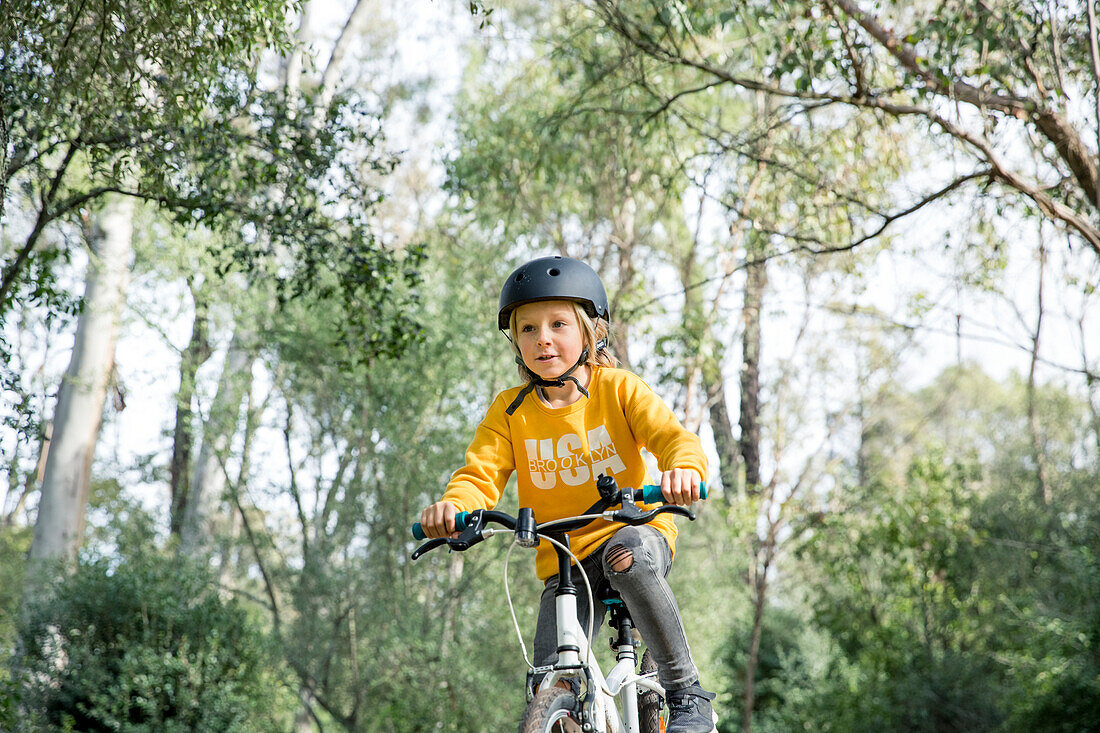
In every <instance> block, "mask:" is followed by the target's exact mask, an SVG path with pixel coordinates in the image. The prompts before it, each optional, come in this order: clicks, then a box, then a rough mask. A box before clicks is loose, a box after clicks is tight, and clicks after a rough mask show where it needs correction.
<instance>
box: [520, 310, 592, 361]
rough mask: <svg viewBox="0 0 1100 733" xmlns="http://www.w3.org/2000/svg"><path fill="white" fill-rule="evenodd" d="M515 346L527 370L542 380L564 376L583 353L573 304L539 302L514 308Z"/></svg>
mask: <svg viewBox="0 0 1100 733" xmlns="http://www.w3.org/2000/svg"><path fill="white" fill-rule="evenodd" d="M516 346H518V347H519V353H520V356H521V357H522V358H523V363H524V364H526V365H527V368H528V369H530V370H531V371H533V372H534V373H535V374H537V375H539V376H540V377H542V378H543V379H556V378H558V377H560V376H561V375H562V374H565V372H567V371H569V369H570V368H571V367H572V366H573V365H574V364H576V363H577V360H578V359H580V358H581V353H582V352H583V351H584V333H583V332H582V331H581V326H580V324H579V323H578V322H577V314H576V312H575V311H574V310H573V304H572V303H570V302H569V301H567V300H542V301H538V302H536V303H527V304H525V305H521V306H520V307H519V308H516Z"/></svg>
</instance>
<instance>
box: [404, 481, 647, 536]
mask: <svg viewBox="0 0 1100 733" xmlns="http://www.w3.org/2000/svg"><path fill="white" fill-rule="evenodd" d="M659 492H660V489H659V488H658V493H659ZM468 516H470V513H469V512H459V513H458V514H456V515H455V531H457V532H461V531H462V530H464V529H466V517H468ZM412 532H413V537H414V538H416V539H418V540H426V539H428V535H426V534H424V528H423V527H421V526H420V522H417V523H416V524H414V525H413V527H412Z"/></svg>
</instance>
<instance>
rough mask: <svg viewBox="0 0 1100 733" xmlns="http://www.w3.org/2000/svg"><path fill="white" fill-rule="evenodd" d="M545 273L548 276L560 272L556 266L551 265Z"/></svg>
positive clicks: (556, 274)
mask: <svg viewBox="0 0 1100 733" xmlns="http://www.w3.org/2000/svg"><path fill="white" fill-rule="evenodd" d="M546 274H547V275H549V276H550V277H557V276H558V275H560V274H561V270H559V269H558V268H556V267H551V268H550V269H549V270H547V271H546Z"/></svg>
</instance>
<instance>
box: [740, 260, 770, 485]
mask: <svg viewBox="0 0 1100 733" xmlns="http://www.w3.org/2000/svg"><path fill="white" fill-rule="evenodd" d="M745 272H746V277H745V301H744V306H743V308H742V309H741V322H742V329H743V330H742V335H741V355H742V359H741V417H740V420H739V421H738V424H739V425H740V426H741V460H742V461H744V463H745V489H746V491H747V492H748V493H749V494H758V493H759V492H760V348H761V344H760V318H761V309H762V307H763V302H764V290H765V288H766V287H767V283H768V272H767V264H766V261H765V260H764V259H763V252H762V251H761V249H760V248H759V247H752V246H750V247H749V248H748V249H747V255H746V263H745Z"/></svg>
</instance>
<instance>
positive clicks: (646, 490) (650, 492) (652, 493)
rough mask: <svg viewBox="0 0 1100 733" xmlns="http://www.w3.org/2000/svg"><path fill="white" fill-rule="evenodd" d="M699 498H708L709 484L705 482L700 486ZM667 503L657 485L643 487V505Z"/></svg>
mask: <svg viewBox="0 0 1100 733" xmlns="http://www.w3.org/2000/svg"><path fill="white" fill-rule="evenodd" d="M699 498H700V499H706V498H707V483H706V482H705V481H704V482H703V483H701V484H699ZM664 501H665V495H664V494H662V493H661V487H660V486H657V485H655V484H646V485H645V486H643V487H642V503H643V504H663V503H664Z"/></svg>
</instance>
